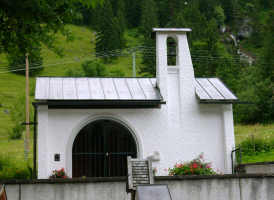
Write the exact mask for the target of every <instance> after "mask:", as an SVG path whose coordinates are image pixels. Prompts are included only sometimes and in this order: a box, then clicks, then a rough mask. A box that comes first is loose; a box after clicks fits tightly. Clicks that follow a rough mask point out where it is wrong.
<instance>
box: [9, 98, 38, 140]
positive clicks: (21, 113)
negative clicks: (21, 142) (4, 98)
mask: <svg viewBox="0 0 274 200" xmlns="http://www.w3.org/2000/svg"><path fill="white" fill-rule="evenodd" d="M25 114H26V113H25V95H19V96H18V97H17V99H16V102H15V103H14V104H13V105H12V106H11V107H10V116H11V120H12V121H13V127H12V129H11V130H10V131H9V138H10V139H20V138H21V137H22V134H23V131H24V130H25V128H26V126H24V125H22V123H23V122H25V120H26V117H25ZM30 116H33V109H32V106H30ZM32 129H33V126H31V130H32Z"/></svg>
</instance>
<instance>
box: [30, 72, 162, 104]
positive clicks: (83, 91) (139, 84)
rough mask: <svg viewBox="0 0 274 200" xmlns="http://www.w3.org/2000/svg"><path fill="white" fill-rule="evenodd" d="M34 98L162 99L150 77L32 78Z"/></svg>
mask: <svg viewBox="0 0 274 200" xmlns="http://www.w3.org/2000/svg"><path fill="white" fill-rule="evenodd" d="M35 99H36V100H158V101H160V100H162V98H161V94H160V92H159V90H158V89H157V88H156V80H155V79H153V78H69V77H39V78H37V79H36V92H35Z"/></svg>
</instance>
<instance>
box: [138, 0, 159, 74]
mask: <svg viewBox="0 0 274 200" xmlns="http://www.w3.org/2000/svg"><path fill="white" fill-rule="evenodd" d="M156 8H157V7H156V4H155V2H154V0H143V4H142V15H141V24H140V32H141V33H142V34H143V37H144V39H143V42H142V43H143V45H144V46H149V47H152V46H155V39H153V38H151V33H152V28H154V27H157V26H158V18H157V12H156V11H157V10H156ZM151 51H152V52H149V53H148V52H147V51H144V52H143V64H144V66H143V67H142V68H141V73H143V74H144V75H147V76H155V73H156V66H155V61H156V55H155V50H151Z"/></svg>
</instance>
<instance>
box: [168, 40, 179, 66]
mask: <svg viewBox="0 0 274 200" xmlns="http://www.w3.org/2000/svg"><path fill="white" fill-rule="evenodd" d="M176 59H177V42H176V41H175V39H174V38H172V37H168V38H167V65H168V66H176V65H177V61H176Z"/></svg>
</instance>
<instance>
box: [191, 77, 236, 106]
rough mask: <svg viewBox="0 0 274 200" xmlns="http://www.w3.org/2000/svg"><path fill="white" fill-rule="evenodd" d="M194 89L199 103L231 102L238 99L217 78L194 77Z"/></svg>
mask: <svg viewBox="0 0 274 200" xmlns="http://www.w3.org/2000/svg"><path fill="white" fill-rule="evenodd" d="M195 89H196V91H195V92H196V96H197V97H198V98H199V100H200V102H201V103H203V102H204V103H214V102H216V103H233V102H235V101H237V100H238V99H237V97H236V96H235V95H234V94H233V93H232V92H231V91H230V90H229V89H228V88H227V87H226V86H225V84H224V83H223V82H222V81H221V80H220V79H218V78H196V79H195Z"/></svg>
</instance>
